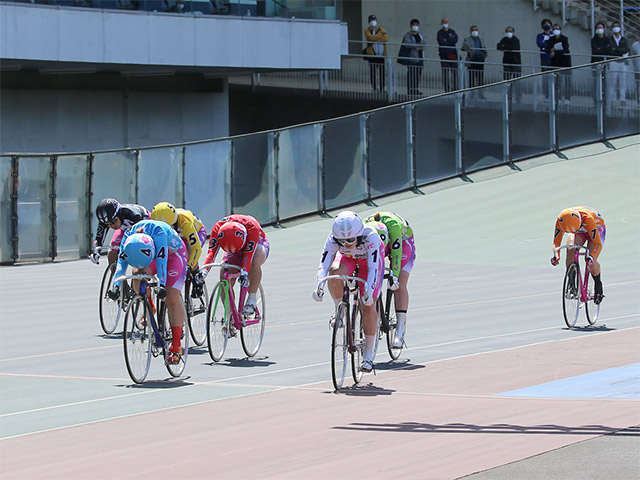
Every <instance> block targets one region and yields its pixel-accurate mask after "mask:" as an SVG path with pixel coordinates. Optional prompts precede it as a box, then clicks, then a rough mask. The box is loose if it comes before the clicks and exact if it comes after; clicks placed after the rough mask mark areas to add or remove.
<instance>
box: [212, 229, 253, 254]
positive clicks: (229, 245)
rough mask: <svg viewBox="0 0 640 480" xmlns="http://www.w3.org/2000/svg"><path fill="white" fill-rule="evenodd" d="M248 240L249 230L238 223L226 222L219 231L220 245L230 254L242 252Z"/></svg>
mask: <svg viewBox="0 0 640 480" xmlns="http://www.w3.org/2000/svg"><path fill="white" fill-rule="evenodd" d="M246 240H247V229H246V228H245V226H244V225H242V224H241V223H238V222H233V221H230V222H226V223H224V224H223V225H222V226H221V227H220V230H219V231H218V245H220V248H222V249H223V250H224V251H226V252H229V253H236V252H237V251H238V250H240V249H241V248H242V247H243V246H244V242H245V241H246Z"/></svg>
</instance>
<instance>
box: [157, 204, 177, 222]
mask: <svg viewBox="0 0 640 480" xmlns="http://www.w3.org/2000/svg"><path fill="white" fill-rule="evenodd" d="M151 220H158V221H160V222H164V223H168V224H169V225H174V224H175V223H176V222H177V221H178V212H177V211H176V207H174V206H173V205H171V204H170V203H169V202H160V203H158V204H157V205H156V206H155V207H153V211H152V212H151Z"/></svg>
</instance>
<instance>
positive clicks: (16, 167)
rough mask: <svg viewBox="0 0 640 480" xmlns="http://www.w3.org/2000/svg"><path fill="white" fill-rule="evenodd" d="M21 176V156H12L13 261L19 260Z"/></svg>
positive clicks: (10, 192) (10, 188) (10, 191)
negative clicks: (19, 192)
mask: <svg viewBox="0 0 640 480" xmlns="http://www.w3.org/2000/svg"><path fill="white" fill-rule="evenodd" d="M19 177H20V157H18V156H14V157H11V185H10V186H9V195H10V198H11V246H12V248H11V249H12V253H11V259H12V260H13V263H16V261H17V260H18V241H19V238H18V184H19V181H20V179H19Z"/></svg>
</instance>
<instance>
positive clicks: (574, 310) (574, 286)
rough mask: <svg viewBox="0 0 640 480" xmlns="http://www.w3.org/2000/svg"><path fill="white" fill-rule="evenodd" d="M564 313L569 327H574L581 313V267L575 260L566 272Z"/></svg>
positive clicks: (563, 301) (563, 292)
mask: <svg viewBox="0 0 640 480" xmlns="http://www.w3.org/2000/svg"><path fill="white" fill-rule="evenodd" d="M562 313H563V314H564V322H565V323H566V324H567V327H569V328H573V327H574V326H575V324H576V321H577V320H578V314H579V313H580V267H579V266H578V263H577V262H573V263H572V264H571V265H569V267H568V268H567V271H566V272H565V274H564V284H563V287H562Z"/></svg>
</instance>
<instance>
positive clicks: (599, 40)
mask: <svg viewBox="0 0 640 480" xmlns="http://www.w3.org/2000/svg"><path fill="white" fill-rule="evenodd" d="M609 55H611V39H610V38H609V37H607V36H606V35H605V34H604V23H602V22H598V23H596V34H595V35H594V36H593V38H592V39H591V63H595V62H602V61H603V60H606V59H607V57H608V56H609Z"/></svg>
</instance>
